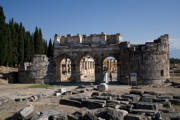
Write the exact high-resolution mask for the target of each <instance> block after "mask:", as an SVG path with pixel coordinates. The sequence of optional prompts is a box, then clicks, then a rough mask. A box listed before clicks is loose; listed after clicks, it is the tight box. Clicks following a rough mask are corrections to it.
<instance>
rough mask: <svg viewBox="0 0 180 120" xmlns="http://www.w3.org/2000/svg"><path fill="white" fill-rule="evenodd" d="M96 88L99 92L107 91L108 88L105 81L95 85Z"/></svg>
mask: <svg viewBox="0 0 180 120" xmlns="http://www.w3.org/2000/svg"><path fill="white" fill-rule="evenodd" d="M97 89H98V90H99V91H101V92H103V91H107V90H108V85H107V84H106V83H101V84H100V85H98V86H97Z"/></svg>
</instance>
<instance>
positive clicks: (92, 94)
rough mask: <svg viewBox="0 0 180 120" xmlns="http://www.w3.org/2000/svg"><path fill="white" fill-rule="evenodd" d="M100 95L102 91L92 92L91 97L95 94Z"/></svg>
mask: <svg viewBox="0 0 180 120" xmlns="http://www.w3.org/2000/svg"><path fill="white" fill-rule="evenodd" d="M99 95H100V93H99V92H93V93H92V94H91V97H94V96H99Z"/></svg>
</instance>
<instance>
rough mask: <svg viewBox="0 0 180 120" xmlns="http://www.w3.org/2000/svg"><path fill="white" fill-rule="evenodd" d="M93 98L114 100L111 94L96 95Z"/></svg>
mask: <svg viewBox="0 0 180 120" xmlns="http://www.w3.org/2000/svg"><path fill="white" fill-rule="evenodd" d="M93 99H98V100H112V97H111V96H95V97H93Z"/></svg>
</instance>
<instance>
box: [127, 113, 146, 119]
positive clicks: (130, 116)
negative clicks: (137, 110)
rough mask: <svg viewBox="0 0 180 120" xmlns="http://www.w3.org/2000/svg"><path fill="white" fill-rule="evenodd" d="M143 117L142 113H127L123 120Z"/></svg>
mask: <svg viewBox="0 0 180 120" xmlns="http://www.w3.org/2000/svg"><path fill="white" fill-rule="evenodd" d="M144 118H145V116H144V115H137V114H131V113H128V114H127V115H126V116H125V117H124V120H143V119H144Z"/></svg>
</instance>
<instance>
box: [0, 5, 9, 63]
mask: <svg viewBox="0 0 180 120" xmlns="http://www.w3.org/2000/svg"><path fill="white" fill-rule="evenodd" d="M5 19H6V18H5V16H4V11H3V8H2V7H1V6H0V65H5V64H6V60H7V47H8V46H7V29H6V23H5Z"/></svg>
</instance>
